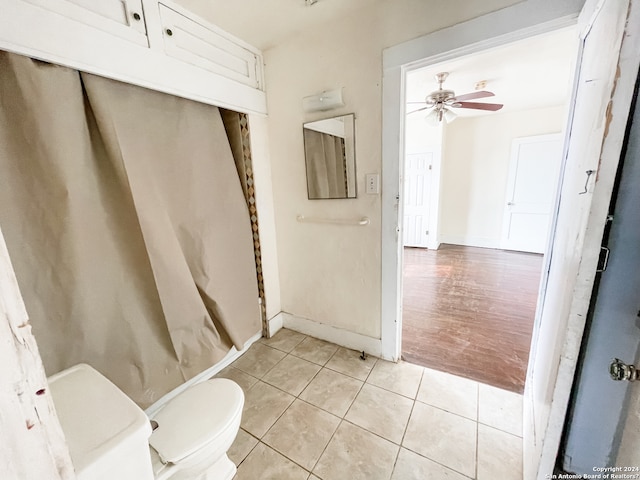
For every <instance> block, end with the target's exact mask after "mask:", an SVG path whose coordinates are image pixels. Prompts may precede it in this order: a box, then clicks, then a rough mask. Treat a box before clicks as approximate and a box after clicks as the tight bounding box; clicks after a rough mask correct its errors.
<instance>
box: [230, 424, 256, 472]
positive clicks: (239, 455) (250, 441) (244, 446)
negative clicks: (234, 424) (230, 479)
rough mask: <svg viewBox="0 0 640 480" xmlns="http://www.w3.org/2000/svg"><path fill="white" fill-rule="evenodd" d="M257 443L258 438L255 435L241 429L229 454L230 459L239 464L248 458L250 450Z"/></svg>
mask: <svg viewBox="0 0 640 480" xmlns="http://www.w3.org/2000/svg"><path fill="white" fill-rule="evenodd" d="M257 444H258V440H257V439H256V438H255V437H253V436H251V435H249V434H248V433H247V432H245V431H244V430H242V429H240V430H238V435H237V436H236V439H235V440H234V442H233V445H231V448H229V451H228V452H227V455H229V459H231V461H232V462H233V463H235V464H236V466H238V465H240V464H241V463H242V461H243V460H244V459H245V458H247V455H249V452H251V450H253V448H254V447H255V446H256V445H257Z"/></svg>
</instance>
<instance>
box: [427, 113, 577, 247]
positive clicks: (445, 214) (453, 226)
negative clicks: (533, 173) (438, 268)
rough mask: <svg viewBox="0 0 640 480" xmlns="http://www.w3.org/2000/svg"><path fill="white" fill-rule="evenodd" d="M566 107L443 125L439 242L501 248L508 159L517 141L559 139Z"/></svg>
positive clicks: (492, 116) (506, 114)
mask: <svg viewBox="0 0 640 480" xmlns="http://www.w3.org/2000/svg"><path fill="white" fill-rule="evenodd" d="M565 111H566V107H564V106H559V107H551V108H540V109H535V110H525V111H519V112H512V113H502V114H494V115H486V116H479V117H467V118H458V119H456V121H455V122H453V123H451V124H448V125H446V127H445V130H446V136H445V141H444V148H443V157H442V183H441V187H440V192H441V197H440V199H441V201H440V208H441V210H440V241H441V242H442V243H452V244H457V245H470V246H478V247H489V248H499V247H500V237H501V235H502V218H503V212H504V202H505V195H506V187H507V180H508V174H509V162H510V158H511V142H512V140H513V139H515V138H518V137H528V136H533V135H545V134H549V133H559V132H561V131H562V129H563V127H564V122H565V118H566V113H565Z"/></svg>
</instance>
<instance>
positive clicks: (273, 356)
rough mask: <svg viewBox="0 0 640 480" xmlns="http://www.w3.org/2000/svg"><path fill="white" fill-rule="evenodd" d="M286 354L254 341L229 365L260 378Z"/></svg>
mask: <svg viewBox="0 0 640 480" xmlns="http://www.w3.org/2000/svg"><path fill="white" fill-rule="evenodd" d="M286 355H287V354H286V353H284V352H282V351H280V350H276V349H275V348H271V347H268V346H266V345H263V344H262V343H260V342H256V343H254V344H253V345H251V347H250V348H249V350H247V352H246V353H243V354H242V356H241V357H240V358H238V359H237V360H236V361H235V362H233V363H232V364H231V366H232V367H234V368H237V369H239V370H242V371H243V372H245V373H248V374H249V375H252V376H254V377H256V378H262V377H264V375H265V374H266V373H267V372H268V371H269V370H271V369H272V368H273V367H274V366H275V365H276V363H278V362H279V361H280V360H282V359H283V358H284V357H285V356H286Z"/></svg>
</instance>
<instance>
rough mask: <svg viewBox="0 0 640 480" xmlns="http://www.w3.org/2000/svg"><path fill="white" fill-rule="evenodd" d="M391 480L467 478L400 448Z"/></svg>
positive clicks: (462, 479) (450, 479)
mask: <svg viewBox="0 0 640 480" xmlns="http://www.w3.org/2000/svg"><path fill="white" fill-rule="evenodd" d="M498 479H500V480H502V477H494V479H493V480H498ZM391 480H469V477H465V476H463V475H461V474H459V473H458V472H454V471H453V470H450V469H448V468H446V467H443V466H442V465H440V464H438V463H436V462H433V461H431V460H429V459H428V458H425V457H423V456H420V455H418V454H417V453H414V452H412V451H410V450H407V449H405V448H401V449H400V454H399V455H398V460H397V461H396V466H395V468H394V469H393V475H392V476H391Z"/></svg>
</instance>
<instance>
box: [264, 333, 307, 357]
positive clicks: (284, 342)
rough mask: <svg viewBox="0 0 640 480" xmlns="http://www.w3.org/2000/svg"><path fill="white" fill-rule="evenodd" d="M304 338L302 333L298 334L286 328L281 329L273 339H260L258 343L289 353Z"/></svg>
mask: <svg viewBox="0 0 640 480" xmlns="http://www.w3.org/2000/svg"><path fill="white" fill-rule="evenodd" d="M305 338H306V335H303V334H302V333H298V332H295V331H293V330H289V329H287V328H281V329H280V330H278V332H277V333H276V334H275V335H274V336H273V337H271V338H264V337H263V338H261V339H260V342H261V343H263V344H264V345H268V346H270V347H272V348H277V349H278V350H282V351H283V352H286V353H289V352H290V351H291V350H293V349H294V348H295V347H296V346H297V345H298V344H299V343H300V342H302V341H303V340H304V339H305Z"/></svg>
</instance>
